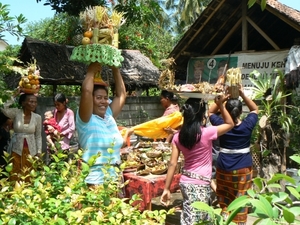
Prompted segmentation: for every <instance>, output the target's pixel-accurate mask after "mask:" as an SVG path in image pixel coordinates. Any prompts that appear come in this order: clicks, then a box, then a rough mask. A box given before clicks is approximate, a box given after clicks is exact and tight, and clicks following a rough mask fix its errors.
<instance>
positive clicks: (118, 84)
mask: <svg viewBox="0 0 300 225" xmlns="http://www.w3.org/2000/svg"><path fill="white" fill-rule="evenodd" d="M112 73H113V76H114V80H115V96H114V99H113V101H112V103H111V104H110V108H111V110H112V112H113V117H114V118H117V116H118V115H119V113H120V112H121V110H122V108H123V106H124V104H125V100H126V88H125V85H124V82H123V78H122V76H121V73H120V69H119V68H116V67H112Z"/></svg>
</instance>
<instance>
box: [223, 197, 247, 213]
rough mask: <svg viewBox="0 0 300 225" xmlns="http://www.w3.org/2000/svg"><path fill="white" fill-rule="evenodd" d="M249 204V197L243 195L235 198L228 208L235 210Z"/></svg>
mask: <svg viewBox="0 0 300 225" xmlns="http://www.w3.org/2000/svg"><path fill="white" fill-rule="evenodd" d="M248 204H249V197H248V196H247V195H243V196H240V197H238V198H236V199H234V200H233V201H232V202H231V203H230V205H229V206H228V207H227V210H228V211H233V210H235V209H238V208H242V207H245V206H246V205H248Z"/></svg>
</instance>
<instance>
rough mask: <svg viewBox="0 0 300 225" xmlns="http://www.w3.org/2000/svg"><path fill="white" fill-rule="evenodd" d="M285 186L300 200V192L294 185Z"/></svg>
mask: <svg viewBox="0 0 300 225" xmlns="http://www.w3.org/2000/svg"><path fill="white" fill-rule="evenodd" d="M285 187H286V188H287V189H288V190H289V192H290V193H291V194H292V195H293V196H295V198H297V199H298V200H300V194H299V192H298V191H297V190H296V189H295V188H294V187H292V186H289V185H287V186H285Z"/></svg>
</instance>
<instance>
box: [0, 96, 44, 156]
mask: <svg viewBox="0 0 300 225" xmlns="http://www.w3.org/2000/svg"><path fill="white" fill-rule="evenodd" d="M7 103H8V102H7ZM2 112H3V113H4V114H5V115H6V116H7V117H9V118H11V119H12V120H13V129H14V135H13V137H12V139H11V142H12V151H13V152H15V153H17V154H18V155H20V156H21V155H22V150H23V144H24V139H26V141H27V144H28V148H29V152H30V155H32V156H34V155H36V154H37V153H42V117H41V116H40V115H39V114H36V113H34V112H31V119H30V123H29V124H24V114H23V109H18V108H8V104H4V109H2Z"/></svg>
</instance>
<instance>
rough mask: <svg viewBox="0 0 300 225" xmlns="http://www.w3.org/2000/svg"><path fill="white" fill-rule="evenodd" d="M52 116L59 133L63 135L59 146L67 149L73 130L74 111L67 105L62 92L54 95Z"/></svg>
mask: <svg viewBox="0 0 300 225" xmlns="http://www.w3.org/2000/svg"><path fill="white" fill-rule="evenodd" d="M54 105H55V110H54V118H55V120H56V123H57V124H58V125H59V126H60V128H61V133H60V135H61V136H63V140H62V141H61V142H60V143H61V148H62V149H63V150H68V149H69V148H70V140H71V138H72V136H73V134H74V131H75V120H74V112H73V111H72V110H71V109H69V108H68V107H67V99H66V97H65V95H64V94H61V93H58V94H56V95H55V97H54Z"/></svg>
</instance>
